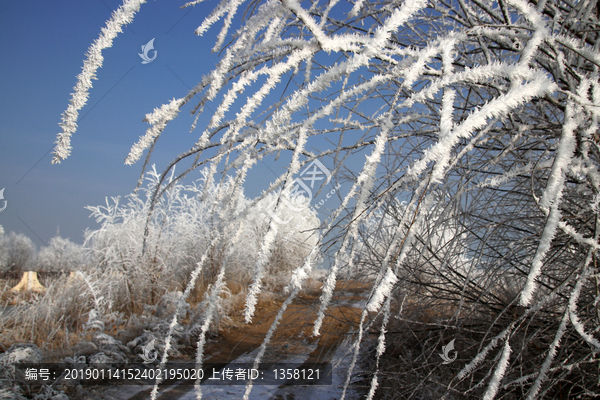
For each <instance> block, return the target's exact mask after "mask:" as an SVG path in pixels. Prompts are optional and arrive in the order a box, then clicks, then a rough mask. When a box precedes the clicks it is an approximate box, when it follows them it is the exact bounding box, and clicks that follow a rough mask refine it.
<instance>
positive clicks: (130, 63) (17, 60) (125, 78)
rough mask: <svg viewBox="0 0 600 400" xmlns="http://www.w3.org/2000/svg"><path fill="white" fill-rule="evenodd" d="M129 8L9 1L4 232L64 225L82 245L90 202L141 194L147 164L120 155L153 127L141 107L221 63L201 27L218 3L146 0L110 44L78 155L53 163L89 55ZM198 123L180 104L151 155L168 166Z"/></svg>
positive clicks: (0, 150)
mask: <svg viewBox="0 0 600 400" xmlns="http://www.w3.org/2000/svg"><path fill="white" fill-rule="evenodd" d="M120 4H121V2H120V1H116V0H90V1H85V2H82V1H52V2H48V1H28V2H8V1H3V2H0V44H1V47H0V48H1V49H2V52H3V55H2V57H0V74H1V76H2V79H1V80H0V93H1V96H0V118H1V121H2V122H1V123H0V129H1V135H0V141H1V145H0V189H2V188H5V190H4V200H5V201H6V202H7V203H6V204H7V207H6V209H5V210H4V211H2V212H1V213H0V225H2V226H3V227H4V230H5V232H11V231H13V232H18V233H24V234H26V235H27V236H29V237H30V238H31V239H32V240H33V241H34V242H35V243H36V245H38V246H42V245H43V244H44V243H48V241H49V239H50V238H51V237H53V236H55V234H56V232H57V229H58V228H59V227H60V235H61V236H63V237H67V238H70V239H71V240H73V241H75V242H80V243H81V242H82V239H83V231H84V229H85V228H86V227H91V228H94V227H96V226H97V225H96V224H95V222H94V221H93V220H92V219H90V218H89V215H90V212H89V211H88V210H85V209H84V207H85V206H86V205H99V204H104V202H105V200H104V199H105V197H107V196H108V197H110V196H117V195H121V196H124V195H126V194H128V193H130V192H131V191H132V190H133V188H134V187H135V184H136V182H137V179H138V177H139V174H140V171H141V163H137V164H135V165H133V166H125V165H124V164H123V160H124V159H125V157H126V155H127V153H128V151H129V149H130V147H131V145H132V144H133V143H135V142H136V141H137V139H138V137H139V136H140V135H142V134H143V133H144V131H145V129H146V127H147V126H148V125H147V124H146V123H144V122H142V119H143V118H144V115H145V114H146V113H148V112H150V111H152V110H153V109H154V108H155V107H158V106H160V105H161V104H163V103H164V102H166V101H168V100H170V99H172V98H174V97H181V96H183V95H185V94H186V93H187V91H188V87H193V86H195V85H196V84H197V83H198V80H199V79H200V77H201V76H202V75H203V74H205V73H207V72H208V71H209V70H210V68H211V67H212V66H213V65H214V63H215V61H216V60H217V56H216V55H213V54H211V52H210V49H211V48H212V44H214V41H213V37H214V34H215V32H214V31H210V32H209V34H208V36H207V37H206V38H204V37H200V38H199V37H197V36H196V35H194V33H193V32H194V29H195V28H196V27H197V26H198V25H199V24H200V23H201V21H202V19H203V18H204V17H205V16H206V14H207V13H208V12H210V10H211V7H212V6H214V4H212V2H209V4H207V5H200V6H197V7H194V8H190V9H183V10H182V9H180V8H179V5H180V2H173V1H158V2H156V1H152V0H151V1H149V2H148V3H147V4H144V5H142V8H141V10H140V12H139V13H138V14H137V15H136V18H135V20H134V22H133V23H132V24H130V25H129V26H128V27H126V28H125V29H124V32H123V33H121V34H120V35H119V36H118V37H117V38H116V40H115V42H114V44H113V47H112V48H110V49H107V50H105V51H104V52H103V54H104V57H105V60H104V64H103V67H102V68H101V69H99V70H98V80H97V81H94V87H93V89H92V90H91V91H90V98H89V100H88V103H87V105H86V106H85V107H84V108H83V109H82V110H81V112H80V120H79V128H78V131H77V132H76V133H75V135H74V136H73V140H72V145H73V152H72V155H71V156H70V157H69V158H68V159H67V160H65V161H63V163H62V164H60V165H52V164H51V163H50V160H51V154H48V152H49V150H51V149H52V148H53V143H54V141H55V139H56V134H57V133H58V132H59V126H58V123H59V122H60V118H61V114H62V112H63V111H64V110H65V109H66V107H67V105H68V101H69V99H70V94H71V93H72V91H73V90H72V88H73V86H74V85H75V82H76V76H77V75H78V74H79V72H80V71H81V67H82V65H83V60H84V56H85V52H86V51H87V49H88V47H89V46H90V44H91V43H92V42H93V41H94V40H95V39H96V38H97V37H98V35H99V33H100V29H101V27H103V26H104V25H105V22H106V20H108V19H109V18H110V15H111V11H112V10H114V9H116V8H118V6H119V5H120ZM181 4H183V3H181ZM153 38H154V39H155V40H154V48H155V50H156V51H157V54H156V55H157V57H156V59H155V60H154V61H153V62H152V63H149V64H146V65H144V64H142V63H141V61H142V59H141V58H140V57H139V56H138V53H140V52H141V46H142V45H144V44H145V43H147V42H148V41H149V40H151V39H153ZM150 55H152V53H151V54H150ZM186 111H187V110H186ZM191 121H192V117H191V116H190V114H189V113H188V112H182V113H181V114H180V117H179V118H178V119H177V120H176V122H175V123H174V124H173V126H171V127H170V128H168V129H167V131H165V134H164V137H163V138H161V141H160V142H159V146H157V150H156V152H155V154H154V155H153V162H155V163H156V164H157V166H158V167H159V168H158V169H159V170H161V169H162V168H163V167H164V165H165V164H166V163H167V162H168V161H170V160H171V159H173V158H174V157H175V156H176V155H177V154H178V153H179V152H181V151H183V150H185V149H187V148H188V147H189V145H190V144H191V143H193V142H194V141H195V139H196V136H197V134H196V133H194V134H191V133H189V127H190V125H191ZM3 204H4V203H3V202H2V201H0V208H2V207H3Z"/></svg>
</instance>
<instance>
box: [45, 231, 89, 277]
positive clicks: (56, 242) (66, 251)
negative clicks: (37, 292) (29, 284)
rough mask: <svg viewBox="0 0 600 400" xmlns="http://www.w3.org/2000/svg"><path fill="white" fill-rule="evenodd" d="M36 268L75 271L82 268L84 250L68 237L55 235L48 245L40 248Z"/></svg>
mask: <svg viewBox="0 0 600 400" xmlns="http://www.w3.org/2000/svg"><path fill="white" fill-rule="evenodd" d="M37 264H38V268H39V269H40V270H43V271H77V270H81V269H84V264H85V250H84V249H83V247H82V246H81V245H78V244H76V243H73V242H71V241H70V240H69V239H65V238H62V237H60V236H55V237H53V238H52V239H50V243H49V244H48V246H46V247H43V248H42V249H40V251H39V253H38V256H37Z"/></svg>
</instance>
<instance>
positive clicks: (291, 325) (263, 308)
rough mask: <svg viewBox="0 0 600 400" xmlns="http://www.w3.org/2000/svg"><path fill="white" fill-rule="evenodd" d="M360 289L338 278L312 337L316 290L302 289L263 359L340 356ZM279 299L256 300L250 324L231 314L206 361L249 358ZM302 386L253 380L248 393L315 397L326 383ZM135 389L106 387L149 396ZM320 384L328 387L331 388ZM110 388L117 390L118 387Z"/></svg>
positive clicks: (186, 391)
mask: <svg viewBox="0 0 600 400" xmlns="http://www.w3.org/2000/svg"><path fill="white" fill-rule="evenodd" d="M360 293H361V287H360V286H359V285H356V284H354V285H347V284H344V283H343V282H342V283H340V284H338V287H337V288H336V292H335V296H334V298H333V300H332V303H331V305H330V307H329V309H328V310H327V316H326V318H325V319H324V321H323V326H322V329H321V336H319V337H313V336H312V330H313V324H314V321H315V319H316V315H317V310H318V305H319V295H320V292H316V291H313V292H306V293H303V294H301V295H300V296H299V297H298V298H297V299H296V301H294V303H293V304H291V305H290V306H289V307H288V309H287V310H286V312H285V313H284V315H283V318H282V320H281V322H280V324H279V326H278V328H277V331H276V333H275V335H274V337H273V339H272V341H271V342H270V343H269V345H268V346H267V351H266V353H265V355H264V357H263V362H299V363H302V362H306V363H315V362H332V361H337V360H336V358H339V357H341V355H340V351H339V346H340V344H342V343H344V342H348V340H346V339H347V338H348V337H349V336H350V335H351V333H352V332H353V331H354V328H355V327H356V326H357V324H358V321H359V320H360V312H361V311H362V309H361V308H360V306H361V302H364V299H363V298H362V297H361V296H360ZM283 300H285V298H284V297H281V298H279V299H277V300H272V301H269V302H266V301H261V302H259V304H258V307H257V312H256V314H255V317H254V319H253V322H252V323H251V324H249V325H247V324H245V323H244V322H243V317H242V316H241V315H238V316H234V317H233V318H232V319H233V322H234V324H233V325H232V326H230V327H229V328H227V329H224V330H222V331H220V332H219V337H218V338H216V340H214V341H210V342H209V343H208V344H207V346H206V350H205V355H206V358H205V362H206V363H230V362H233V361H236V362H253V360H254V356H255V355H256V352H257V349H258V347H260V345H261V343H262V342H263V340H264V337H265V335H266V333H267V331H268V330H269V328H270V327H271V324H272V323H273V321H274V319H275V316H276V315H277V312H278V311H279V309H280V307H281V304H282V303H283ZM363 304H364V303H363ZM244 356H246V357H244ZM240 360H243V361H240ZM338 374H339V371H338ZM344 379H345V378H344ZM334 381H335V379H334ZM338 381H339V379H338ZM334 383H335V382H334ZM338 383H339V382H338ZM202 387H203V392H204V397H203V398H207V399H217V398H219V399H224V398H227V399H237V398H241V395H240V391H241V393H242V394H243V389H244V386H226V387H223V386H220V388H221V389H220V390H217V389H216V387H214V386H212V387H211V386H206V385H203V386H202ZM223 388H225V389H223ZM227 388H229V389H227ZM304 388H305V389H301V388H300V387H297V386H295V387H289V386H287V387H281V388H277V387H274V388H270V389H268V390H266V389H265V387H260V386H256V387H254V389H253V393H254V392H256V394H255V395H254V396H252V397H253V398H260V399H263V398H265V399H267V398H268V399H285V400H291V399H303V398H309V397H311V398H315V399H317V398H320V397H315V396H317V394H316V393H315V391H318V390H319V388H322V389H323V388H328V387H323V386H321V387H312V388H306V387H304ZM119 389H123V390H119ZM130 390H137V391H138V393H135V394H133V393H132V394H131V395H128V394H127V392H128V391H130ZM139 390H140V388H135V389H134V388H124V387H123V388H113V389H111V390H110V391H118V398H119V399H128V400H142V399H148V398H149V393H150V390H149V389H146V390H142V391H139ZM323 390H324V391H325V392H327V393H329V392H330V391H331V388H328V389H323ZM110 391H109V392H110ZM193 391H194V388H193V386H189V385H177V384H176V385H173V386H171V387H169V388H165V389H161V391H159V396H158V399H160V400H167V399H169V400H170V399H179V400H187V399H195V395H194V393H193ZM303 391H304V392H306V391H309V392H311V393H312V394H310V395H309V394H308V392H307V393H305V394H304V395H302V394H301V393H302V392H303ZM113 393H114V394H115V395H116V394H117V392H113ZM107 394H108V392H107ZM306 396H309V397H306ZM116 397H117V396H115V398H116ZM338 397H339V396H338ZM322 398H332V397H322ZM333 398H335V397H333Z"/></svg>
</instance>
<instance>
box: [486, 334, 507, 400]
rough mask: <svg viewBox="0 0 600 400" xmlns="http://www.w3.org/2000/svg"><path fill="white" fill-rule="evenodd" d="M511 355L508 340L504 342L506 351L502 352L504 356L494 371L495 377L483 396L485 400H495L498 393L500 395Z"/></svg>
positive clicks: (493, 376)
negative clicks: (499, 391)
mask: <svg viewBox="0 0 600 400" xmlns="http://www.w3.org/2000/svg"><path fill="white" fill-rule="evenodd" d="M510 353H511V348H510V343H509V340H508V338H507V339H506V340H505V341H504V349H503V350H502V356H501V357H500V361H498V366H496V370H495V371H494V375H492V379H491V381H490V384H489V386H488V389H487V390H486V392H485V394H484V395H483V400H493V399H494V397H496V393H498V386H500V382H501V381H502V378H503V377H504V374H505V373H506V369H507V368H508V361H509V357H510Z"/></svg>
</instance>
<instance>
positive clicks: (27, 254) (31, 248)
mask: <svg viewBox="0 0 600 400" xmlns="http://www.w3.org/2000/svg"><path fill="white" fill-rule="evenodd" d="M0 254H2V255H1V256H0V261H1V262H2V269H3V270H4V271H28V269H27V268H28V267H29V268H30V269H33V268H32V267H33V264H34V263H35V258H36V250H35V245H34V244H33V242H32V241H31V239H29V238H28V237H27V236H25V235H23V234H21V233H14V232H11V233H10V234H8V235H3V236H1V237H0Z"/></svg>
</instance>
